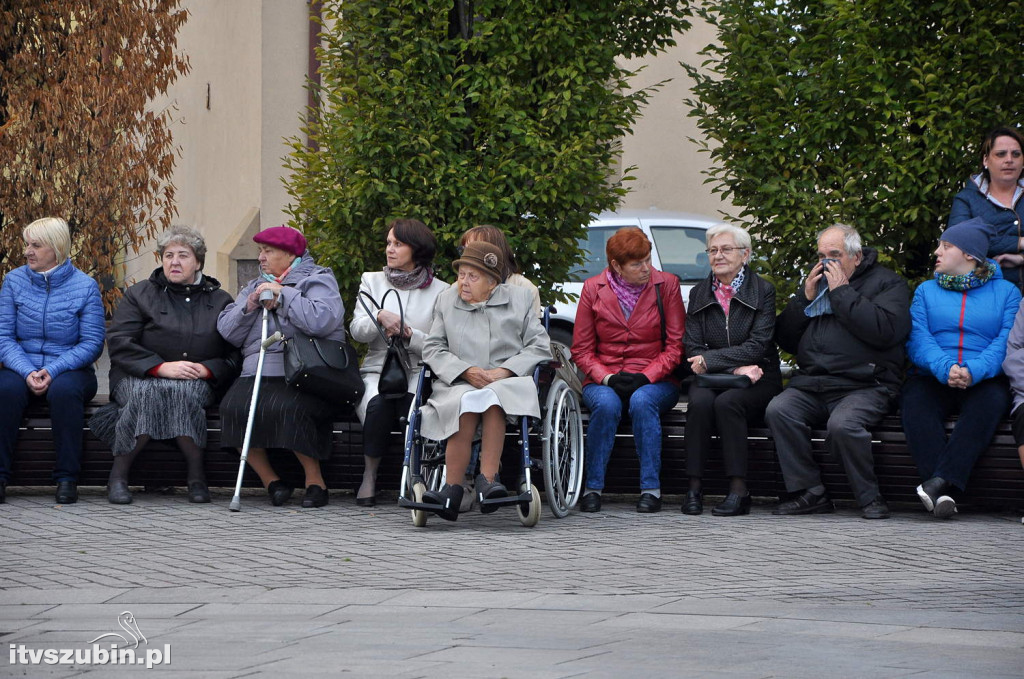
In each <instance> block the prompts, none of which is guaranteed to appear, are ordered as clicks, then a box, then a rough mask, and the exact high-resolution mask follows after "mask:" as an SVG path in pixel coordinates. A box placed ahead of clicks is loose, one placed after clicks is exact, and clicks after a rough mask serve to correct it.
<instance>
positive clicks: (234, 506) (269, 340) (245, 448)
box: [228, 290, 282, 512]
mask: <svg viewBox="0 0 1024 679" xmlns="http://www.w3.org/2000/svg"><path fill="white" fill-rule="evenodd" d="M272 299H274V293H273V292H271V291H270V290H264V291H263V292H262V293H261V294H260V303H261V304H262V303H263V302H266V301H269V300H272ZM281 339H282V337H281V332H280V331H277V332H275V333H274V334H273V335H271V336H270V337H267V307H266V305H265V304H264V305H263V327H262V329H261V330H260V357H259V359H257V361H256V379H255V381H254V382H253V384H252V398H250V399H249V420H248V421H247V422H246V423H245V439H243V441H242V459H241V460H240V461H239V463H238V478H237V479H236V480H235V496H234V497H232V498H231V504H230V505H228V509H230V510H231V511H233V512H237V511H239V510H241V509H242V497H241V493H242V476H244V475H245V462H246V460H248V459H249V439H250V438H252V424H253V420H254V419H255V417H256V399H258V398H259V395H260V377H262V376H263V358H264V356H266V353H267V347H269V346H270V345H271V344H273V343H274V342H279V341H280V340H281Z"/></svg>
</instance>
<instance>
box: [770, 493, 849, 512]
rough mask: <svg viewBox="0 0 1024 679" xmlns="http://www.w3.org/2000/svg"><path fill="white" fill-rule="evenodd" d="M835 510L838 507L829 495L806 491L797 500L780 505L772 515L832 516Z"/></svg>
mask: <svg viewBox="0 0 1024 679" xmlns="http://www.w3.org/2000/svg"><path fill="white" fill-rule="evenodd" d="M835 510H836V506H835V505H834V504H832V500H830V499H829V497H828V493H822V494H821V495H815V494H814V493H812V492H810V491H807V490H805V491H804V492H802V493H800V494H799V495H798V496H797V497H796V499H794V500H789V501H788V502H783V503H781V504H779V506H778V507H776V508H775V509H773V510H772V514H775V515H776V516H792V515H798V514H831V513H832V512H834V511H835Z"/></svg>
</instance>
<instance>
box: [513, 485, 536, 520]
mask: <svg viewBox="0 0 1024 679" xmlns="http://www.w3.org/2000/svg"><path fill="white" fill-rule="evenodd" d="M523 490H525V488H524V489H523ZM530 493H531V494H532V496H533V499H532V500H530V502H529V503H525V502H520V503H519V504H517V505H516V512H517V513H518V514H519V522H520V523H522V524H523V525H524V526H526V527H527V528H533V527H534V526H536V525H537V522H538V521H540V491H538V490H537V486H532V485H531V486H530ZM524 505H525V506H524Z"/></svg>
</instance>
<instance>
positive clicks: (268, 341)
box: [260, 330, 284, 349]
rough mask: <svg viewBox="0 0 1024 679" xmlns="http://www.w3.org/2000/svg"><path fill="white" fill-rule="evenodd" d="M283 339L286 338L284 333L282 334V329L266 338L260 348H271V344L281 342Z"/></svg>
mask: <svg viewBox="0 0 1024 679" xmlns="http://www.w3.org/2000/svg"><path fill="white" fill-rule="evenodd" d="M283 339H284V335H282V334H281V331H280V330H278V331H276V332H275V333H274V334H273V335H271V336H270V337H268V338H267V339H265V340H263V341H262V342H260V348H261V349H269V348H270V345H271V344H273V343H274V342H280V341H281V340H283Z"/></svg>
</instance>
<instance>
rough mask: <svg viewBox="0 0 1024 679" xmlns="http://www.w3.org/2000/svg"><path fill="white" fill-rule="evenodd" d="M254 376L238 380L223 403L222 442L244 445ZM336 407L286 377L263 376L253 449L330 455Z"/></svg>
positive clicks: (221, 404) (253, 436) (229, 445)
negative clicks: (287, 381) (292, 385)
mask: <svg viewBox="0 0 1024 679" xmlns="http://www.w3.org/2000/svg"><path fill="white" fill-rule="evenodd" d="M254 382H255V378H254V377H252V376H249V377H240V378H238V379H237V380H235V382H234V384H232V385H231V388H230V389H228V393H227V394H225V395H224V400H222V401H221V403H220V419H221V429H222V431H221V444H222V445H223V446H224V447H225V448H239V449H240V448H241V447H242V444H243V442H244V440H245V425H246V422H247V421H248V419H249V400H250V399H251V398H252V385H253V383H254ZM337 415H338V413H337V412H336V408H334V407H333V406H332V405H331V404H329V403H327V402H326V401H324V400H322V399H320V398H318V397H316V396H311V395H310V394H304V393H302V392H300V391H296V390H295V389H292V388H290V387H288V386H287V385H286V384H285V383H284V378H283V377H264V378H263V379H262V380H260V393H259V398H258V400H257V401H256V415H255V417H254V418H253V419H254V422H253V426H252V438H251V439H250V441H249V447H250V448H285V449H288V450H294V451H295V452H297V453H302V454H303V455H307V456H309V457H312V458H315V459H317V460H326V459H327V458H329V457H330V456H331V432H332V430H333V424H334V419H335V417H336V416H337Z"/></svg>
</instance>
